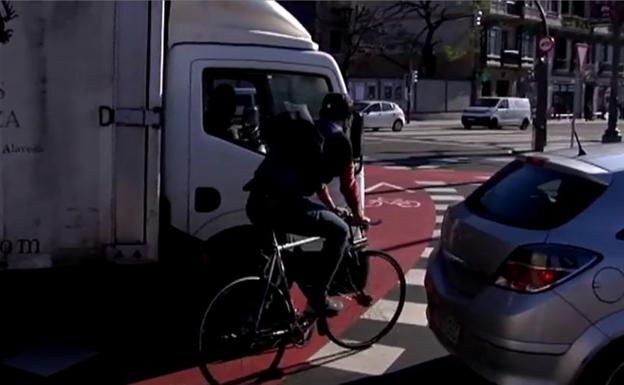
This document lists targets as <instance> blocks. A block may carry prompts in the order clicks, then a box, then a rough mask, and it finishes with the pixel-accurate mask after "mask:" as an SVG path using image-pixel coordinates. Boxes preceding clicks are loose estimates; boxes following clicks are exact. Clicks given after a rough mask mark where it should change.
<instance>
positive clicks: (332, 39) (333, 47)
mask: <svg viewBox="0 0 624 385" xmlns="http://www.w3.org/2000/svg"><path fill="white" fill-rule="evenodd" d="M341 49H342V32H341V31H338V30H333V31H331V32H329V51H330V52H340V50H341Z"/></svg>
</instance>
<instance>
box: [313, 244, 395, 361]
mask: <svg viewBox="0 0 624 385" xmlns="http://www.w3.org/2000/svg"><path fill="white" fill-rule="evenodd" d="M360 257H362V258H365V259H366V261H365V263H362V264H360V265H357V264H354V263H350V266H351V269H347V270H343V271H342V274H338V275H337V277H336V283H334V284H332V285H331V286H330V287H332V286H333V288H334V290H330V296H332V297H334V298H336V299H339V300H341V301H342V302H343V304H344V305H345V308H344V309H343V310H342V312H341V313H340V314H338V316H336V317H333V318H329V319H327V320H326V321H325V322H326V328H327V332H328V336H329V337H330V339H332V341H334V342H335V343H336V344H338V345H340V346H343V347H347V348H352V349H361V348H366V347H368V346H370V345H372V344H373V343H375V342H377V341H378V340H379V339H380V338H382V337H383V336H384V335H386V334H387V333H388V332H389V331H390V330H391V328H392V327H393V326H394V324H395V323H396V322H397V320H398V318H399V316H400V313H401V311H402V309H403V305H404V302H405V292H406V283H405V277H404V276H403V271H402V270H401V267H400V266H399V265H398V264H397V263H396V261H394V259H392V257H390V256H389V255H387V254H384V253H382V252H374V251H366V252H363V254H361V255H360ZM347 263H349V262H347ZM354 266H355V267H354ZM390 292H392V299H390V300H388V299H384V297H385V296H386V295H387V294H388V293H390ZM358 319H361V320H360V321H358V322H355V321H356V320H358ZM351 324H353V326H352V327H348V326H349V325H351Z"/></svg>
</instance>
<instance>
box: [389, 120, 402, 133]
mask: <svg viewBox="0 0 624 385" xmlns="http://www.w3.org/2000/svg"><path fill="white" fill-rule="evenodd" d="M402 129H403V122H402V121H400V120H398V119H397V120H396V121H395V122H394V124H393V125H392V131H394V132H399V131H401V130H402Z"/></svg>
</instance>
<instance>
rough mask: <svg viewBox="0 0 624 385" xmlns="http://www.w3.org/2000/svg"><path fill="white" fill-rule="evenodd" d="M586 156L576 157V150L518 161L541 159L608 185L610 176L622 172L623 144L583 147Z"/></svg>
mask: <svg viewBox="0 0 624 385" xmlns="http://www.w3.org/2000/svg"><path fill="white" fill-rule="evenodd" d="M583 149H584V150H585V152H586V155H578V149H577V148H572V149H565V150H558V151H552V152H547V153H541V152H538V153H528V154H523V155H520V156H519V157H518V158H520V159H530V158H536V159H543V160H546V161H547V162H548V163H550V164H552V165H555V166H558V167H564V168H565V169H566V170H569V171H572V172H574V173H577V174H580V175H584V176H586V177H590V178H592V179H594V180H596V181H601V182H602V183H609V181H610V180H611V176H613V175H614V174H616V173H621V172H623V171H624V143H612V144H592V145H589V144H588V145H585V146H583Z"/></svg>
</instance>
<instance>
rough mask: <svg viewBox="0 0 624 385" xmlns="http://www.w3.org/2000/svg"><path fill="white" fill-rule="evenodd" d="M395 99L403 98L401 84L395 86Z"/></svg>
mask: <svg viewBox="0 0 624 385" xmlns="http://www.w3.org/2000/svg"><path fill="white" fill-rule="evenodd" d="M394 99H395V100H401V99H403V89H402V88H401V86H396V87H394Z"/></svg>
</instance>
